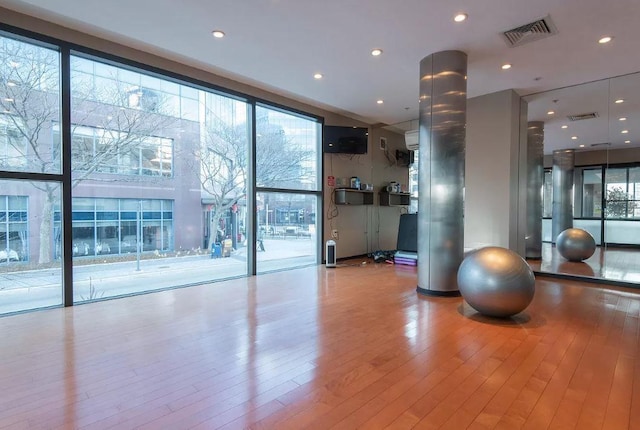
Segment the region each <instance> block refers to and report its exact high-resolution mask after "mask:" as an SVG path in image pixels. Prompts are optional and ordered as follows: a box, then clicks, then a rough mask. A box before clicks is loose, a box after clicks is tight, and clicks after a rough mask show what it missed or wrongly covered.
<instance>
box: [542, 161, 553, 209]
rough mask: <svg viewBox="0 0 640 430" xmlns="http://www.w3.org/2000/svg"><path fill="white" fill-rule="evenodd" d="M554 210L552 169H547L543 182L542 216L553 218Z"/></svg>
mask: <svg viewBox="0 0 640 430" xmlns="http://www.w3.org/2000/svg"><path fill="white" fill-rule="evenodd" d="M552 211H553V176H552V172H551V169H545V171H544V182H543V184H542V217H543V218H551V216H552Z"/></svg>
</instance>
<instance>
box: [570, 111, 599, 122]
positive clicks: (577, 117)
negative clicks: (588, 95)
mask: <svg viewBox="0 0 640 430" xmlns="http://www.w3.org/2000/svg"><path fill="white" fill-rule="evenodd" d="M567 118H569V120H570V121H582V120H584V119H593V118H598V112H589V113H581V114H578V115H568V116H567Z"/></svg>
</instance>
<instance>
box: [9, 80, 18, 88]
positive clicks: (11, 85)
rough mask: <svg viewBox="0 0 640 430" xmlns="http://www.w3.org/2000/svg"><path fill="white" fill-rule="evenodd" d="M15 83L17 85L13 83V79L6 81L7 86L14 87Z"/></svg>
mask: <svg viewBox="0 0 640 430" xmlns="http://www.w3.org/2000/svg"><path fill="white" fill-rule="evenodd" d="M16 85H18V84H16V83H15V82H13V81H9V82H7V86H8V87H15V86H16Z"/></svg>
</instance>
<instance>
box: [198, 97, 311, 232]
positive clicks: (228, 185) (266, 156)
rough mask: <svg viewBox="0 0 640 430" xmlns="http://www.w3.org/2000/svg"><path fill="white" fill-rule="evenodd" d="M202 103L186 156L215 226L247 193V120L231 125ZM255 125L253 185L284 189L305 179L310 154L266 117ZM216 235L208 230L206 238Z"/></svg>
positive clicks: (248, 148) (231, 122) (231, 123)
mask: <svg viewBox="0 0 640 430" xmlns="http://www.w3.org/2000/svg"><path fill="white" fill-rule="evenodd" d="M205 104H206V103H205ZM206 105H207V106H206V107H205V109H206V114H205V118H207V120H206V125H205V128H204V132H203V133H202V135H201V137H202V145H201V147H200V148H198V149H197V150H196V152H195V153H194V156H193V157H190V158H191V160H192V161H191V163H192V168H193V169H195V170H196V171H198V172H199V174H200V180H201V184H202V190H203V191H204V192H205V193H206V194H207V195H208V198H209V200H211V201H212V204H211V208H212V210H211V220H212V221H213V222H215V223H216V225H217V223H218V221H219V219H220V218H222V217H223V216H224V214H225V213H227V211H228V210H229V209H230V208H232V207H233V206H234V205H235V204H237V203H238V201H239V200H240V199H242V198H244V197H245V196H246V193H247V179H248V164H247V161H248V154H249V150H250V147H249V128H248V125H247V123H244V122H242V123H240V124H234V123H233V121H229V120H225V119H223V115H221V114H220V113H219V112H215V111H213V109H209V107H208V104H206ZM229 108H230V107H229ZM257 129H258V130H259V132H258V136H257V142H256V182H257V184H258V186H263V187H269V188H286V187H290V186H292V184H296V183H299V182H300V180H301V179H304V168H303V166H304V164H305V163H308V162H310V161H311V160H312V159H313V158H312V157H313V152H311V151H308V150H305V149H302V148H300V147H298V146H297V145H295V144H294V143H293V142H292V141H291V140H290V139H289V138H288V137H287V136H286V134H285V132H284V130H283V129H282V127H280V126H278V125H275V124H269V123H268V122H267V121H266V120H262V121H261V122H260V123H259V124H257ZM215 233H216V232H212V238H211V240H213V237H214V235H215Z"/></svg>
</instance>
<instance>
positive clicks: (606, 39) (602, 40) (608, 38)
mask: <svg viewBox="0 0 640 430" xmlns="http://www.w3.org/2000/svg"><path fill="white" fill-rule="evenodd" d="M612 39H613V37H611V36H602V37H601V38H600V40H598V43H609V42H611V40H612Z"/></svg>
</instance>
